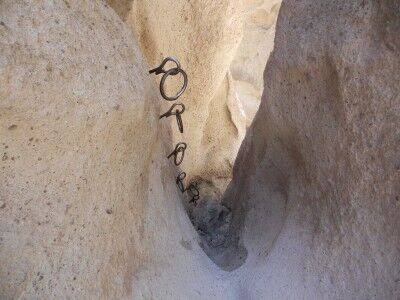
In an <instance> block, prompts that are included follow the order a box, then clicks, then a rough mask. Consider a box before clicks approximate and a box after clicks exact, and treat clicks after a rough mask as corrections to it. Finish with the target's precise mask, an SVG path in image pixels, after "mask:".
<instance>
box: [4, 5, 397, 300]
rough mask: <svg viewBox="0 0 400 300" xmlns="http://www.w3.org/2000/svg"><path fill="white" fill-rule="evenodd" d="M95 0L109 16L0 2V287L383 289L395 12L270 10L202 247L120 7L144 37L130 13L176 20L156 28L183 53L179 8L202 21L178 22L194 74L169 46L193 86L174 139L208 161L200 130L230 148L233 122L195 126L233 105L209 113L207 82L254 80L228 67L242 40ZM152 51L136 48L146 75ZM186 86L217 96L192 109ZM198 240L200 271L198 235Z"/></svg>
mask: <svg viewBox="0 0 400 300" xmlns="http://www.w3.org/2000/svg"><path fill="white" fill-rule="evenodd" d="M112 4H113V8H114V9H115V11H116V12H118V13H119V14H120V16H118V15H117V14H116V13H115V11H114V9H111V8H110V7H109V6H108V5H106V4H105V2H103V1H100V0H90V1H89V0H84V1H82V0H80V1H78V0H55V1H44V0H43V1H35V3H27V2H26V1H22V0H18V1H12V0H3V1H1V2H0V147H1V148H2V153H1V161H0V167H1V172H0V298H2V299H14V298H21V299H32V298H33V299H35V298H46V299H47V298H49V299H63V298H80V299H93V298H96V299H97V298H99V299H397V298H398V297H399V295H400V288H399V278H400V274H399V269H400V268H399V266H400V249H399V245H400V243H399V242H400V241H399V239H400V232H399V231H400V224H399V222H400V221H399V220H400V218H399V214H400V213H399V210H400V204H399V203H400V202H399V197H400V190H399V187H400V184H399V182H400V175H399V174H400V173H399V170H400V158H399V153H400V151H399V150H400V149H399V136H400V132H399V128H400V126H399V125H400V111H399V100H400V99H399V95H400V90H399V85H398V82H399V80H400V73H399V70H400V61H399V60H400V58H399V57H400V56H399V52H400V40H399V34H398V33H399V32H400V21H399V20H400V18H399V11H400V8H399V4H398V3H397V2H396V1H394V0H384V1H380V2H376V1H372V0H369V1H365V0H364V1H361V0H360V1H353V2H351V3H349V2H348V1H339V0H336V1H330V2H326V1H322V0H321V1H320V0H318V1H315V0H300V1H294V0H287V1H284V3H283V5H282V8H281V10H280V12H279V21H278V24H277V35H276V38H275V46H274V51H273V53H272V56H271V58H270V60H269V63H268V65H267V67H266V71H265V74H264V82H265V83H264V85H265V90H264V94H263V98H262V103H261V106H260V109H259V111H258V112H257V115H256V117H255V120H254V122H253V123H252V125H251V127H250V129H249V130H248V131H247V133H246V138H245V141H244V143H243V144H242V146H241V150H240V152H239V156H238V158H237V160H236V162H235V166H234V179H233V181H232V183H231V185H230V187H229V189H228V190H227V192H226V193H225V194H224V197H223V201H222V202H223V204H224V205H226V207H229V208H231V211H229V212H227V211H226V210H223V209H221V210H218V209H215V207H213V206H206V209H207V210H208V209H210V212H209V214H208V215H206V216H205V217H203V219H202V220H205V219H207V218H209V221H207V223H206V224H205V228H206V231H207V230H209V232H204V234H205V235H204V236H203V237H202V238H200V237H199V235H198V234H197V232H196V231H195V229H194V228H193V227H192V225H191V222H190V220H189V218H188V216H187V214H186V211H185V209H184V205H183V204H182V203H183V202H184V201H185V199H183V198H182V197H181V194H180V193H179V192H178V190H177V188H176V185H175V179H174V177H175V176H176V174H177V171H178V170H177V169H175V168H173V167H172V164H171V163H170V162H169V161H168V160H166V158H165V156H166V154H168V152H169V151H170V150H171V148H172V147H173V143H174V141H175V140H174V139H176V137H177V136H176V132H175V131H174V130H175V129H174V128H173V127H172V129H171V127H170V126H169V125H170V124H168V123H166V122H159V121H158V116H159V114H160V112H164V111H165V110H166V108H167V107H168V105H167V107H165V105H164V104H165V103H162V101H161V98H160V96H159V95H158V92H157V87H156V85H155V84H154V82H152V79H151V78H152V75H149V74H148V72H147V70H148V68H149V66H148V65H147V64H146V63H145V59H144V56H146V59H147V60H148V59H149V56H148V55H149V54H148V53H151V51H150V50H149V49H150V48H149V49H144V48H143V49H144V50H143V53H144V54H145V55H142V50H141V46H139V45H144V44H146V43H144V42H143V41H141V40H140V39H139V40H140V43H137V42H136V39H135V36H134V34H132V28H136V27H134V26H136V25H134V24H135V23H130V22H133V21H132V18H134V16H135V15H139V16H138V17H141V18H143V19H141V21H140V22H139V23H140V24H142V25H140V24H139V25H140V27H138V28H140V30H139V32H142V34H143V37H151V36H152V35H151V34H150V33H151V32H154V31H155V30H160V31H161V29H160V28H158V27H157V26H156V23H152V22H150V21H149V22H148V23H145V22H146V17H147V18H148V20H149V16H151V15H152V14H153V15H154V16H156V17H157V18H159V20H160V21H159V22H160V24H167V21H166V19H168V18H167V17H168V16H170V17H172V16H175V15H177V16H178V17H177V18H178V19H177V20H176V23H175V24H173V23H172V24H171V25H169V26H170V27H164V28H171V29H170V30H171V32H176V33H177V34H171V33H170V32H168V34H171V36H170V37H171V38H172V37H174V36H178V37H179V38H181V39H182V40H183V42H182V43H181V42H179V43H178V44H179V45H185V47H188V48H182V49H184V50H180V51H182V53H184V51H187V52H189V51H190V52H193V51H194V50H195V49H194V50H193V49H192V48H190V47H194V45H199V44H200V45H201V43H200V42H198V43H196V41H197V40H196V38H197V37H198V35H193V36H192V40H191V42H189V41H186V42H185V37H184V35H183V34H182V36H180V35H179V34H178V33H184V32H186V31H184V30H181V28H182V26H181V24H182V23H181V21H179V20H181V19H182V20H185V17H187V18H188V19H187V22H193V23H194V24H203V23H202V22H203V19H202V18H200V17H199V15H198V12H199V11H202V12H203V11H204V14H202V16H203V17H204V16H208V17H210V18H211V20H214V22H211V23H209V24H208V27H207V26H206V25H207V22H205V23H204V24H203V25H201V26H200V25H199V26H197V27H196V26H193V27H192V28H196V30H197V32H198V34H199V36H200V37H202V39H204V40H207V37H208V36H207V35H208V34H210V41H213V42H212V43H211V44H210V45H208V46H207V45H203V48H201V50H202V51H200V52H195V51H194V53H200V54H201V58H200V57H196V56H195V55H194V56H191V58H190V59H193V61H194V62H195V61H196V59H197V61H198V62H200V63H201V62H204V61H205V62H206V63H207V65H204V69H201V68H200V69H199V71H198V72H197V71H196V72H195V71H191V70H190V67H189V66H192V65H196V64H195V63H190V62H189V60H188V58H184V57H185V56H181V61H182V64H183V65H184V66H187V70H188V73H189V72H193V74H192V75H190V76H191V78H196V79H193V80H194V81H193V82H192V87H191V89H192V90H188V91H187V92H188V93H187V94H186V93H185V97H186V98H183V99H182V100H183V101H185V104H187V107H188V108H189V112H190V113H189V114H188V116H187V118H188V119H189V120H188V119H186V121H187V128H185V130H186V132H187V133H188V134H193V135H194V137H190V136H184V138H185V139H186V138H187V139H188V140H190V141H192V139H193V141H194V142H193V143H192V144H191V145H192V147H193V145H194V144H196V143H200V145H201V146H202V148H201V149H202V151H203V149H208V148H207V147H209V149H210V150H207V151H205V152H204V153H211V152H212V151H211V150H212V149H215V148H213V147H211V145H212V143H208V142H207V143H206V142H202V139H204V136H207V135H208V136H210V138H211V137H214V138H215V137H218V140H215V141H214V142H215V143H216V142H220V143H226V142H227V141H228V142H229V141H231V138H232V145H230V147H231V148H232V149H234V147H235V145H237V144H238V143H240V142H239V140H240V139H239V138H238V137H239V136H240V134H238V132H239V130H237V127H236V130H237V131H236V133H235V134H233V133H234V132H235V131H234V130H233V129H234V128H233V125H232V124H239V123H237V122H236V123H235V121H234V122H231V123H232V124H231V126H228V125H227V127H226V128H225V130H232V134H231V135H228V134H223V133H220V132H218V130H216V129H215V128H216V126H217V129H218V125H219V123H218V122H217V120H218V117H219V118H220V120H221V123H220V124H221V125H222V124H228V123H225V122H227V121H226V120H227V119H228V117H229V116H230V117H232V116H233V114H232V113H226V118H225V117H222V112H223V111H225V112H226V105H228V104H226V103H229V101H228V100H229V98H227V96H226V95H228V94H229V93H231V94H232V90H229V89H228V88H226V89H222V92H221V90H220V89H219V87H220V86H222V85H224V84H225V87H226V86H227V85H228V84H230V82H233V85H235V84H237V82H238V81H243V80H248V82H251V84H252V85H254V86H255V87H257V85H258V84H260V79H259V78H258V77H257V76H255V75H254V78H253V79H254V80H255V81H252V80H253V79H243V78H249V77H246V76H250V75H252V73H251V72H249V73H248V75H246V72H245V69H243V70H241V71H240V70H238V68H237V65H235V59H236V58H234V56H235V55H236V54H234V53H242V54H240V55H245V54H246V51H247V50H245V49H246V47H245V46H246V45H243V44H240V38H239V37H240V35H241V34H242V33H241V32H242V29H240V27H241V26H237V24H238V23H241V22H242V21H238V18H239V19H242V18H243V16H242V13H241V12H239V11H240V10H241V9H239V8H238V7H237V6H236V5H237V4H234V3H233V2H228V1H222V2H221V1H220V2H218V3H214V2H210V1H206V3H203V2H202V3H197V2H179V3H176V7H177V8H176V9H175V11H176V12H177V13H175V14H172V13H171V14H170V15H169V14H168V13H166V16H164V17H163V13H162V10H165V11H166V12H168V9H169V6H168V3H167V2H162V1H161V2H158V3H153V2H151V1H149V2H147V1H146V3H141V2H136V3H133V4H132V3H131V2H130V1H118V2H116V1H113V3H112ZM157 4H158V5H157ZM206 4H207V5H208V6H207V5H206ZM135 5H136V6H135ZM268 5H269V4H265V3H264V2H263V1H247V2H244V7H247V8H248V10H246V11H250V13H249V14H248V18H250V19H249V20H252V21H251V22H253V23H254V24H264V25H260V26H267V25H265V24H270V23H268V17H266V15H265V13H264V12H262V11H261V12H260V11H258V10H259V9H261V10H262V9H265V11H266V12H267V15H268V13H269V11H271V12H272V13H275V14H276V11H277V8H278V6H276V3H275V4H273V3H272V2H271V3H270V6H268ZM189 7H190V8H189ZM274 7H275V8H274ZM150 8H151V9H150ZM138 12H140V13H138ZM207 13H208V14H207ZM213 13H214V14H215V15H213ZM221 15H225V16H226V18H219V17H218V16H221ZM272 15H273V14H272ZM272 15H271V16H272ZM121 16H122V17H123V18H124V20H126V23H124V22H123V21H122V20H121ZM163 18H165V19H163ZM191 18H197V19H196V20H197V21H193V20H194V19H193V20H192V19H191ZM246 18H247V17H246ZM129 20H131V21H129ZM168 20H173V19H171V18H170V19H168ZM228 20H229V21H228ZM178 21H179V22H178ZM163 22H164V23H163ZM246 22H250V21H246ZM253 23H251V24H253ZM127 24H129V27H128V25H127ZM143 24H147V25H143ZM227 24H229V25H231V27H229V26H228V25H227ZM246 24H250V23H246ZM139 25H137V26H139ZM171 26H172V27H171ZM174 26H176V27H174ZM202 26H206V27H202ZM246 26H247V25H246ZM246 26H245V27H244V29H243V30H244V31H246V30H250V27H251V26H250V27H249V28H247V27H246ZM257 26H258V25H257ZM153 27H154V28H153ZM257 28H258V27H257ZM207 29H208V31H207ZM152 30H153V31H152ZM185 30H187V31H188V32H189V29H188V28H186V29H185ZM134 32H136V30H134ZM255 32H256V33H257V36H259V37H261V32H263V31H261V29H257V30H255ZM218 34H219V36H218ZM265 34H266V36H267V38H270V36H269V34H267V33H265ZM204 35H205V36H204ZM214 35H217V36H218V37H222V36H224V37H225V39H226V40H225V41H224V42H220V39H219V38H216V37H214ZM211 38H212V39H211ZM145 40H146V39H145ZM155 40H156V39H155ZM200 40H201V39H200ZM148 41H149V45H152V44H151V43H150V41H151V39H149V40H148ZM143 43H144V44H143ZM162 43H165V45H169V44H168V40H167V39H165V40H163V41H162ZM213 43H215V44H213ZM224 43H226V44H224ZM163 45H164V44H163ZM172 45H173V43H171V44H170V45H169V46H168V47H172ZM168 47H166V48H165V49H168V51H166V52H161V50H157V51H160V52H154V53H155V54H154V58H153V59H154V60H155V61H156V62H154V66H155V65H157V63H158V56H162V57H163V56H166V55H169V54H170V53H169V52H170V49H172V48H168ZM208 48H210V49H208ZM236 48H237V49H236ZM154 49H164V48H162V47H160V48H158V46H157V47H154ZM240 49H242V50H240ZM217 50H218V51H217ZM261 50H262V49H261ZM213 51H214V52H213ZM241 51H242V52H241ZM263 51H264V50H263ZM146 53H147V54H146ZM203 53H204V55H203ZM210 53H213V55H216V56H215V57H214V56H213V55H211V54H210ZM216 53H219V54H218V55H217V54H216ZM260 53H261V52H260ZM262 53H266V52H262ZM175 54H176V55H178V56H179V55H180V54H179V53H175ZM225 54H226V56H224V55H225ZM207 55H208V56H207ZM204 57H208V58H207V60H202V59H204ZM237 59H238V60H240V58H237ZM213 60H215V63H214V64H217V65H215V66H214V65H213ZM232 61H233V63H232ZM243 61H245V60H244V58H243ZM252 62H253V60H252V59H248V64H251V63H252ZM152 65H153V64H152ZM210 65H211V66H212V68H215V69H212V70H214V71H212V72H210V73H208V72H206V70H211V69H210V68H211V67H210ZM239 65H240V64H239ZM244 65H246V64H244ZM217 69H221V70H222V71H218V72H217V71H216V70H217ZM257 70H258V69H257ZM202 72H203V73H202ZM220 72H221V73H220ZM257 72H258V71H257ZM229 73H230V75H229ZM199 74H202V75H201V76H203V77H200V78H199V79H198V80H199V81H198V83H197V84H198V85H197V84H195V80H197V75H199ZM227 74H228V75H227ZM249 74H250V75H249ZM199 76H200V75H199ZM207 76H208V77H207ZM226 78H228V79H226ZM224 82H225V83H224ZM201 84H203V85H204V89H202V87H201ZM240 84H241V83H240ZM236 86H238V85H236ZM195 89H197V94H196V93H194V90H195ZM201 91H207V93H211V94H210V95H213V97H212V99H214V96H215V95H217V91H218V93H220V92H221V93H220V94H219V95H220V96H218V97H219V98H218V99H223V101H222V100H221V101H215V103H214V100H210V99H211V98H209V97H208V96H206V95H207V94H204V95H203V98H201V99H202V100H201V101H200V100H199V99H197V100H196V99H195V95H200V96H201V95H202V94H201ZM190 95H192V96H193V97H194V98H191V97H192V96H190ZM215 97H217V96H215ZM188 99H189V100H188ZM227 99H228V100H227ZM197 101H198V102H197ZM202 101H205V102H202ZM207 101H208V102H207ZM210 103H214V104H210ZM210 105H211V106H210ZM213 105H214V106H213ZM218 105H219V106H218ZM204 107H207V109H208V110H209V111H212V112H214V113H215V115H214V116H213V117H209V116H210V115H209V113H208V111H207V110H203V108H204ZM210 107H215V108H214V109H209V108H210ZM231 107H234V106H231ZM235 107H236V108H238V107H240V106H235ZM244 110H246V109H244ZM238 111H239V112H240V110H238ZM194 112H199V115H196V114H195V113H194ZM203 116H205V119H206V121H204V118H203ZM185 117H186V116H184V118H185ZM192 121H193V122H192ZM202 122H203V123H202ZM196 124H197V125H198V126H199V127H198V128H197V127H196ZM241 124H245V122H244V123H241ZM224 126H225V125H224ZM235 126H236V125H235ZM207 128H209V129H210V128H211V129H212V130H211V129H210V130H209V131H207V130H208V129H207ZM215 131H217V132H215ZM242 133H243V134H244V131H243V132H242ZM203 134H204V136H203ZM223 138H226V140H224V139H223ZM194 149H195V148H194ZM224 149H225V150H226V151H227V149H228V147H223V148H221V152H218V153H220V154H219V155H220V156H219V155H216V156H214V157H215V158H216V159H219V158H220V157H225V154H224V153H227V152H224V151H225V150H224ZM199 151H200V150H199ZM215 151H216V150H215ZM218 151H219V150H218ZM233 152H234V151H233ZM233 152H229V153H233ZM193 153H194V152H193ZM193 153H192V154H190V155H191V156H188V157H191V159H189V162H193V164H194V162H196V160H195V159H193ZM204 155H205V154H204ZM226 157H228V154H226ZM229 157H230V156H229ZM196 159H198V160H199V161H198V163H199V164H196V166H195V165H193V167H191V166H190V165H187V166H185V168H186V167H187V168H188V169H190V170H193V174H194V175H193V176H204V177H207V176H209V178H211V179H210V180H214V181H215V178H217V176H216V175H215V174H216V173H215V172H214V171H209V172H211V173H207V174H206V175H207V176H206V175H204V174H203V173H202V171H201V170H206V171H207V170H209V169H205V168H203V167H201V164H203V163H205V162H206V161H210V159H212V156H210V158H207V157H206V156H198V157H197V158H196ZM203 159H204V160H203ZM229 159H231V157H230V158H229ZM200 160H201V161H200ZM217 165H218V164H217V163H215V164H214V163H213V164H212V168H216V166H217ZM196 170H199V171H196ZM228 171H229V169H228V168H226V169H222V171H221V174H222V175H221V178H228V177H224V176H230V175H229V172H230V171H229V172H228ZM207 172H208V171H207ZM202 174H203V175H202ZM225 174H228V175H225ZM215 182H216V181H215ZM217 185H218V184H217ZM221 186H223V185H222V184H221ZM221 190H222V188H221ZM216 193H217V192H216ZM221 212H222V219H224V218H225V217H224V216H227V215H229V216H230V217H229V218H231V220H230V222H229V223H228V225H229V226H226V224H227V223H224V222H219V221H220V220H219V219H220V218H219V216H220V213H221ZM201 213H206V211H205V210H204V211H200V213H199V214H198V215H196V216H200V217H201ZM221 223H222V224H221ZM220 225H221V226H220ZM214 237H216V238H218V241H215V240H211V239H210V238H214ZM208 242H210V245H211V246H212V247H213V248H212V249H211V250H212V251H211V252H209V253H208V254H209V255H211V257H212V259H214V261H216V262H217V263H218V264H219V265H220V267H218V266H216V265H215V264H213V263H212V262H211V260H210V259H209V258H208V257H207V256H206V254H205V253H204V252H203V250H202V249H201V247H200V246H199V244H201V243H208ZM220 242H222V245H220ZM208 247H209V245H208V244H206V245H203V248H204V249H205V250H206V251H208V250H210V249H209V248H208ZM221 268H223V269H225V270H230V272H225V271H223V270H222V269H221Z"/></svg>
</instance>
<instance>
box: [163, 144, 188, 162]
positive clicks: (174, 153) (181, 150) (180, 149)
mask: <svg viewBox="0 0 400 300" xmlns="http://www.w3.org/2000/svg"><path fill="white" fill-rule="evenodd" d="M186 148H187V144H186V143H178V144H176V146H175V150H174V151H172V153H171V154H170V155H168V156H167V158H170V157H171V156H174V163H175V166H179V165H180V164H181V163H182V161H183V158H184V157H185V151H186ZM179 153H182V155H181V157H180V159H179V160H178V154H179Z"/></svg>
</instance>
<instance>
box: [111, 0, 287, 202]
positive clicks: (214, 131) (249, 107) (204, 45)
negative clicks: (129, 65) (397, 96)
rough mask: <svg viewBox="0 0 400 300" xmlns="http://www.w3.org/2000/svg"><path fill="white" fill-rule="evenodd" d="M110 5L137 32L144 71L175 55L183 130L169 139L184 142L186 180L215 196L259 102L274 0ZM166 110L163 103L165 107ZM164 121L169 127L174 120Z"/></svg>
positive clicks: (275, 9) (274, 13)
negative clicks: (182, 88)
mask: <svg viewBox="0 0 400 300" xmlns="http://www.w3.org/2000/svg"><path fill="white" fill-rule="evenodd" d="M108 2H109V3H110V5H111V6H112V7H113V8H114V9H115V10H116V12H117V13H118V14H119V15H120V16H121V18H122V19H123V20H125V21H126V23H127V24H128V25H129V26H130V28H131V29H132V31H133V32H134V33H135V36H136V37H137V39H138V41H139V43H140V45H141V48H142V49H143V51H144V54H145V56H146V58H147V61H148V63H149V65H150V66H157V65H158V64H159V63H160V62H161V60H162V59H163V58H164V57H166V56H169V55H174V56H176V57H178V58H179V60H180V61H181V64H182V67H183V68H184V69H185V71H186V72H187V73H188V76H189V88H188V90H187V91H186V92H185V94H184V95H183V96H182V98H181V99H180V100H181V101H182V103H184V104H185V105H186V108H187V110H186V112H185V114H184V117H183V119H184V125H185V126H184V127H185V132H184V135H183V136H182V135H181V134H180V133H179V132H178V131H177V130H174V131H173V133H174V137H173V142H174V143H175V144H176V143H178V142H181V141H182V140H184V141H185V142H187V143H188V144H189V148H188V151H187V154H186V155H187V156H186V159H185V160H184V163H183V165H182V169H183V170H185V171H186V172H187V173H188V179H189V180H190V179H191V178H194V179H195V180H197V181H199V182H203V183H204V185H205V186H207V185H211V188H212V189H215V188H216V189H215V190H214V192H217V194H219V195H220V194H221V193H222V192H223V191H224V190H225V187H226V185H227V183H228V182H229V180H230V179H231V175H232V165H233V162H234V160H235V157H236V154H237V151H238V149H239V146H240V143H241V142H242V140H243V138H244V134H245V131H246V126H248V125H249V124H250V122H251V120H252V119H253V117H254V114H255V112H256V110H257V108H258V105H259V101H260V98H261V92H262V89H263V85H262V72H263V69H264V66H265V63H266V61H267V59H268V55H269V53H270V51H271V50H272V46H273V35H274V29H275V28H274V24H275V21H276V16H277V12H278V9H279V3H280V1H277V0H275V1H270V0H264V1H244V3H242V1H232V0H224V1H192V2H190V3H189V2H187V1H183V0H182V1H170V0H163V1H116V0H110V1H108ZM266 36H268V38H266ZM231 73H232V74H233V76H232V75H231ZM158 80H159V79H158ZM170 105H171V104H170V103H163V107H164V110H167V109H168V108H169V106H170ZM170 124H171V126H172V127H173V128H174V129H175V127H176V125H175V120H172V122H171V123H170ZM175 132H176V134H175ZM204 185H203V186H204ZM203 192H204V193H206V194H207V190H204V191H203ZM217 198H220V196H217Z"/></svg>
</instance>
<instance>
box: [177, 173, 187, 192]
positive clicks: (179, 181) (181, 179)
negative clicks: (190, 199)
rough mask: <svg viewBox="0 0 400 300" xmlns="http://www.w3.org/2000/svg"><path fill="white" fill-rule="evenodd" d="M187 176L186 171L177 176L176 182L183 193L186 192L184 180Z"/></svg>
mask: <svg viewBox="0 0 400 300" xmlns="http://www.w3.org/2000/svg"><path fill="white" fill-rule="evenodd" d="M185 178H186V173H185V172H181V173H179V175H178V176H177V177H176V184H177V185H178V188H179V189H180V191H181V192H182V193H184V192H185V186H184V185H183V180H184V179H185Z"/></svg>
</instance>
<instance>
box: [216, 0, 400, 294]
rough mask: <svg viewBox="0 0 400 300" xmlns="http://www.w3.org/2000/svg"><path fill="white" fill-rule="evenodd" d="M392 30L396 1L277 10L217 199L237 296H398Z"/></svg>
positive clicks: (397, 25)
mask: <svg viewBox="0 0 400 300" xmlns="http://www.w3.org/2000/svg"><path fill="white" fill-rule="evenodd" d="M399 32H400V6H399V3H398V2H397V1H390V0H387V1H379V2H376V1H352V2H351V3H349V2H347V1H329V2H326V1H314V0H302V1H284V3H283V4H282V8H281V11H280V17H279V20H278V24H277V33H276V37H275V49H274V51H273V54H272V55H271V57H270V59H269V62H268V65H267V67H266V71H265V76H264V82H265V90H264V95H263V99H262V103H261V106H260V110H259V111H258V113H257V115H256V118H255V120H254V123H253V124H252V126H251V128H250V130H249V132H248V134H247V136H246V139H245V141H244V143H243V145H242V148H241V150H240V152H239V155H238V158H237V160H236V163H235V168H234V180H233V182H232V185H231V187H230V188H229V191H228V192H227V193H226V195H225V196H224V202H225V204H226V205H228V206H231V207H233V208H234V211H233V218H234V224H235V226H232V228H231V233H232V235H233V236H234V237H236V238H237V236H238V234H237V230H238V228H242V232H241V234H242V235H241V244H243V245H244V246H245V247H246V248H247V250H248V259H247V261H246V264H245V265H244V266H243V267H242V269H240V270H242V272H243V273H244V274H246V271H245V270H247V272H253V274H256V275H254V276H253V277H252V278H250V277H247V279H244V282H246V283H244V284H243V285H245V286H247V287H248V289H247V298H248V299H260V298H263V296H262V295H264V296H265V295H268V296H265V297H267V298H269V299H397V298H398V297H399V295H400V285H399V278H400V277H399V276H400V273H399V270H400V202H399V201H400V200H399V197H400V195H399V193H400V156H399V155H400V143H399V141H400V140H399V137H400V135H399V134H400V131H399V129H400V110H399V109H400V86H399V84H398V83H399V79H400V72H399V70H400V56H399V53H400V35H399ZM243 214H245V217H243ZM278 233H279V235H278ZM275 239H276V241H275ZM230 241H231V242H232V243H237V240H236V239H235V238H231V239H230ZM274 241H275V243H274ZM271 245H272V246H271ZM237 255H239V254H237ZM267 255H268V256H267ZM232 258H235V256H234V255H232V253H231V252H229V251H228V252H227V253H226V257H224V260H223V261H222V263H229V262H232ZM239 272H240V271H239ZM250 287H251V288H250Z"/></svg>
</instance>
